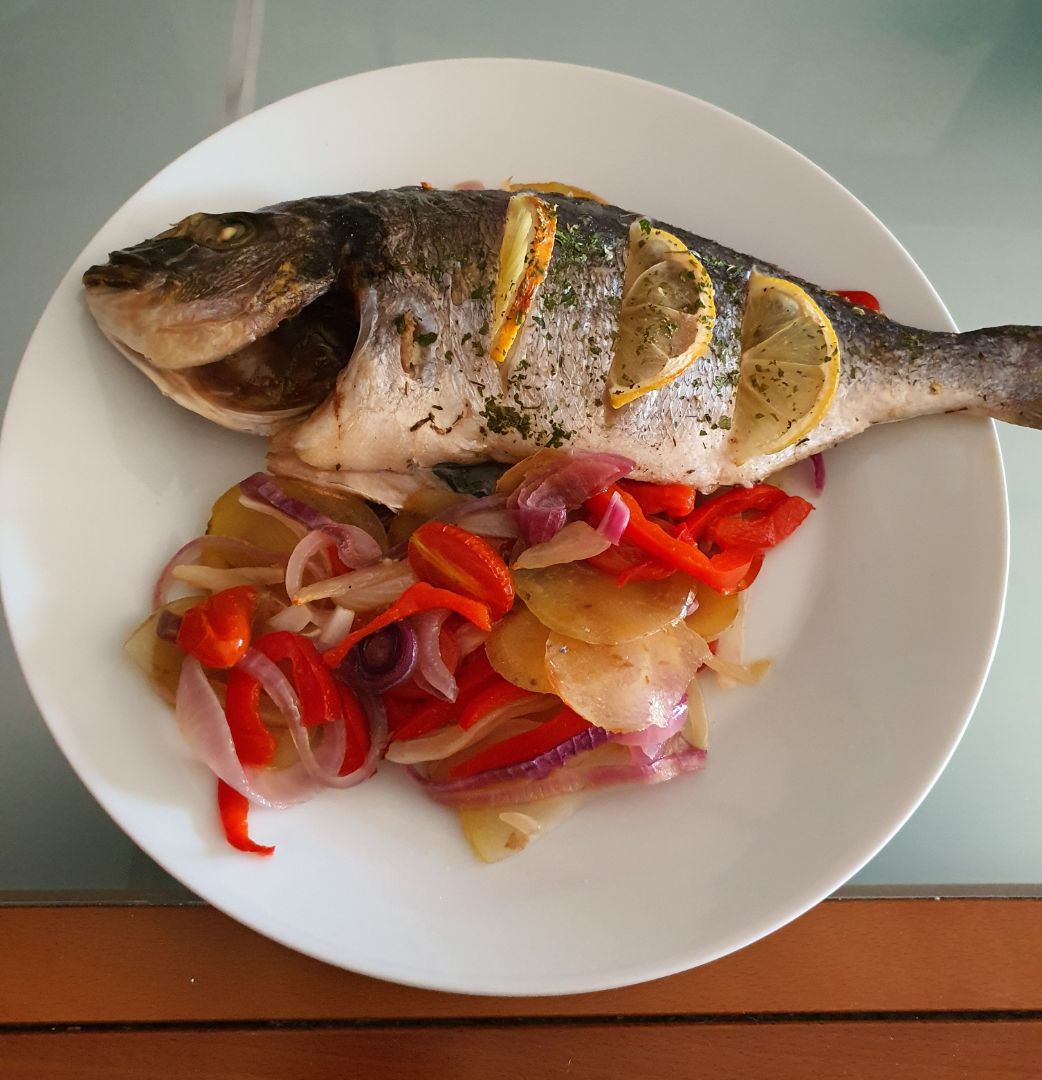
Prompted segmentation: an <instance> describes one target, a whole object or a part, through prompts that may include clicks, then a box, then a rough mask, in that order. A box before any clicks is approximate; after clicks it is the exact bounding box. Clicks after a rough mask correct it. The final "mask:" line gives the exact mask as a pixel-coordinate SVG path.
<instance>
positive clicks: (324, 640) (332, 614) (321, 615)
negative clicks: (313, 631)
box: [297, 604, 355, 652]
mask: <svg viewBox="0 0 1042 1080" xmlns="http://www.w3.org/2000/svg"><path fill="white" fill-rule="evenodd" d="M303 607H304V609H305V610H307V607H308V605H306V604H304V605H303ZM297 610H300V609H299V608H298V609H297ZM312 619H313V620H314V621H315V623H316V624H317V625H318V626H319V628H320V629H319V634H318V637H317V638H315V648H316V649H318V651H319V652H325V651H326V650H327V649H332V648H333V647H334V646H336V645H339V644H340V642H341V641H343V640H344V638H346V637H347V635H348V634H349V633H351V627H352V626H353V625H354V621H355V613H354V612H353V611H352V610H351V609H350V608H345V607H336V606H334V607H333V610H332V611H321V612H320V611H315V612H314V613H313V615H312Z"/></svg>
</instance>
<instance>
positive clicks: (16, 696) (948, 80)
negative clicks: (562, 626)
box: [0, 0, 1042, 898]
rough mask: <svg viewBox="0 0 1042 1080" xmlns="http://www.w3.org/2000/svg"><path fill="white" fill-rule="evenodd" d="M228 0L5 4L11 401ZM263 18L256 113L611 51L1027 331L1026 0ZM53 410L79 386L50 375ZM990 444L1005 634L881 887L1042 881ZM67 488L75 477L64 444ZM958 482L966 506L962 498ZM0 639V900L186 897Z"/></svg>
mask: <svg viewBox="0 0 1042 1080" xmlns="http://www.w3.org/2000/svg"><path fill="white" fill-rule="evenodd" d="M235 10H236V5H235V3H234V2H232V0H165V2H164V0H64V2H62V0H0V103H2V110H0V208H2V213H0V251H2V253H3V265H4V270H3V288H2V289H0V402H3V401H6V397H7V393H8V391H9V389H10V383H11V380H12V379H13V377H14V373H15V370H16V368H17V365H18V361H19V358H20V356H21V353H22V349H23V348H24V346H25V343H26V341H27V339H28V337H29V334H30V333H31V331H32V328H33V325H34V323H35V321H36V319H37V318H38V316H39V314H40V312H41V311H42V309H43V306H44V304H45V302H46V300H47V298H48V296H49V295H50V293H51V290H52V289H53V288H54V286H55V285H56V284H57V282H58V280H59V278H60V277H61V275H62V274H63V272H64V271H65V269H66V268H67V267H68V266H69V264H70V263H71V261H72V260H73V259H74V258H75V257H76V255H77V254H78V252H79V250H80V249H81V247H82V246H83V245H84V244H85V243H86V241H87V240H89V239H90V237H91V236H92V235H93V233H94V232H95V231H96V230H97V228H98V227H99V226H100V225H101V224H102V223H103V222H104V221H105V219H106V218H107V217H108V216H109V214H110V213H111V212H112V211H114V210H115V209H116V208H117V207H118V206H119V205H120V204H121V203H122V202H123V201H124V200H125V199H126V198H127V197H128V196H129V195H130V194H131V193H132V192H133V191H134V190H136V189H137V188H138V187H139V186H140V185H141V184H142V183H143V182H144V181H145V180H146V179H148V177H149V176H151V175H152V174H153V173H154V172H155V171H157V170H158V169H159V168H161V167H162V166H163V165H165V164H166V163H167V162H168V161H170V160H171V159H172V158H173V157H175V156H176V155H177V154H179V153H181V152H182V151H183V150H185V149H187V148H188V147H190V146H191V145H192V144H194V143H195V142H197V141H198V140H199V139H201V138H202V137H203V136H205V135H207V134H209V133H210V132H211V131H213V130H215V128H217V127H219V126H220V125H221V124H222V122H223V109H224V88H225V80H226V76H227V69H228V59H229V53H230V48H231V42H232V20H233V17H234V14H235ZM263 28H264V32H263V39H262V49H261V54H260V60H259V65H258V69H257V97H256V100H257V104H258V105H264V104H267V103H268V102H270V101H273V100H275V99H277V98H279V97H282V96H284V95H286V94H290V93H293V92H294V91H296V90H300V89H303V88H305V87H308V86H311V85H314V84H315V83H318V82H323V81H325V80H328V79H334V78H337V77H339V76H343V75H349V74H351V73H353V72H358V71H364V70H367V69H370V68H375V67H382V66H385V65H389V64H398V63H404V62H409V61H414V60H424V59H433V58H440V57H453V56H479V55H486V56H497V55H498V56H524V57H540V58H546V59H558V60H567V61H572V62H576V63H582V64H590V65H596V66H600V67H607V68H614V69H617V70H620V71H624V72H628V73H630V74H634V75H639V76H642V77H644V78H647V79H651V80H654V81H657V82H661V83H666V84H668V85H670V86H674V87H676V88H678V89H680V90H684V91H687V92H689V93H692V94H695V95H697V96H700V97H703V98H706V99H707V100H709V101H712V102H714V103H715V104H717V105H720V106H723V107H724V108H725V109H728V110H730V111H731V112H734V113H736V114H737V115H739V116H742V117H744V118H745V119H747V120H750V121H752V122H753V123H755V124H758V125H760V126H761V127H763V128H765V129H766V130H767V131H769V132H771V133H772V134H774V135H776V136H778V137H779V138H781V139H783V140H785V141H786V142H788V143H790V144H791V145H792V146H794V147H796V148H797V149H798V150H800V151H802V152H803V153H805V154H806V155H808V156H809V157H810V158H811V159H813V160H814V161H816V162H817V163H818V164H819V165H821V166H822V167H824V168H825V169H826V170H828V171H829V172H830V173H832V175H833V176H835V177H836V178H837V179H839V180H840V181H841V182H842V183H843V184H845V185H846V186H847V187H848V188H849V189H850V190H851V191H852V192H854V194H855V195H857V196H858V197H859V198H861V199H862V200H863V201H864V202H865V203H866V204H867V205H868V206H869V207H870V208H871V209H872V210H874V211H875V212H876V213H877V214H878V215H879V216H880V217H881V218H882V220H883V221H884V222H886V223H887V225H889V227H890V228H891V229H892V230H893V231H894V232H895V233H896V235H897V236H898V238H899V239H900V240H901V241H902V242H903V243H904V244H905V246H906V247H907V248H908V249H909V251H910V252H911V253H912V255H913V256H914V258H915V259H916V260H917V261H918V262H919V264H920V266H922V267H923V269H924V270H925V271H926V273H927V275H928V276H929V278H930V279H931V281H933V283H934V285H935V286H936V287H937V289H938V291H939V292H940V294H941V296H942V297H943V299H944V300H945V302H946V303H947V305H948V307H949V309H950V310H951V312H952V314H953V316H954V317H955V319H956V321H957V322H958V323H959V324H960V326H963V327H966V328H969V327H973V326H978V325H981V324H985V323H993V324H995V323H1004V322H1025V323H1042V262H1040V258H1039V252H1040V251H1042V3H1040V2H1039V0H989V2H987V3H981V2H979V0H976V2H975V0H950V2H944V0H930V2H925V0H923V2H914V0H911V2H910V0H878V2H872V0H839V2H837V0H831V2H829V0H799V2H795V0H790V2H786V0H775V2H766V0H744V2H739V3H726V2H722V0H716V2H714V3H706V2H686V3H685V2H681V0H658V2H657V3H654V4H642V3H622V2H603V3H594V2H591V0H587V2H578V0H571V2H569V0H558V2H551V0H531V2H529V3H520V2H515V3H503V2H497V0H485V2H481V3H479V2H476V0H455V2H452V3H435V2H431V0H426V2H423V0H409V2H406V0H398V2H387V0H383V2H379V0H365V2H363V0H357V2H353V3H340V2H334V0H308V2H300V0H294V2H289V0H268V3H267V5H266V9H265V11H264V24H263ZM453 122H458V120H457V119H456V118H453V117H446V123H447V124H448V123H453ZM526 123H528V124H530V125H531V127H530V128H526V126H525V124H526ZM537 133H538V117H532V118H530V119H529V120H528V121H525V122H522V123H521V124H520V125H519V137H536V136H537ZM578 134H579V133H577V135H578ZM638 137H639V132H630V133H620V141H619V146H618V152H619V154H620V155H626V154H628V153H634V154H639V145H638V144H637V143H636V142H633V141H630V140H634V139H636V138H638ZM359 149H360V152H361V153H364V147H363V148H359ZM301 194H307V193H306V192H301ZM54 407H55V409H59V410H60V409H72V408H75V407H76V403H75V402H74V401H68V400H64V399H63V398H62V395H61V388H60V387H57V388H56V389H55V399H54ZM1001 439H1002V446H1003V452H1004V454H1005V460H1006V469H1007V476H1008V482H1009V498H1010V508H1011V514H1012V544H1013V551H1012V568H1011V574H1010V591H1009V601H1008V604H1007V612H1006V622H1005V628H1004V630H1003V633H1002V638H1001V641H1000V644H999V649H998V654H997V656H996V660H995V664H994V667H993V669H992V672H991V676H990V678H989V680H988V684H987V686H986V688H985V691H984V695H983V697H982V699H981V702H980V705H979V707H978V709H977V712H976V715H975V718H974V720H973V722H972V724H971V726H970V729H969V732H968V733H967V735H966V737H965V739H964V740H963V742H962V745H961V746H960V747H959V749H958V751H957V752H956V754H955V757H954V758H953V760H952V762H951V764H950V766H949V767H948V769H947V771H946V772H945V774H944V776H943V777H942V778H941V780H940V781H939V783H938V784H937V786H936V788H935V789H934V790H933V792H932V793H931V794H930V796H929V797H928V798H927V800H926V802H925V803H924V804H923V806H922V807H921V808H920V809H919V811H918V812H917V813H916V814H915V816H914V817H913V818H912V820H911V821H910V822H909V823H908V825H907V826H906V827H905V828H904V829H903V830H902V831H901V833H900V834H899V835H898V836H897V837H896V838H895V839H894V840H893V841H892V842H891V843H890V844H889V845H888V846H887V848H886V849H885V850H884V851H883V852H882V853H881V854H880V855H879V856H878V857H877V858H876V859H875V860H874V861H873V862H872V863H871V864H870V865H869V866H868V867H866V869H865V870H864V871H863V872H862V873H861V874H860V875H859V876H858V877H857V878H856V879H855V885H860V886H868V887H872V889H873V891H879V892H886V891H888V887H892V886H902V885H903V886H917V887H919V886H921V887H922V888H921V889H919V891H924V892H930V891H931V888H930V887H931V886H938V887H945V886H960V885H961V886H971V887H975V888H976V889H978V890H980V889H983V891H997V892H1002V891H1004V889H1003V886H1004V885H1018V884H1019V885H1028V886H1037V885H1038V884H1039V883H1040V882H1042V723H1040V721H1039V715H1040V712H1042V708H1040V706H1042V662H1040V659H1039V655H1038V653H1039V645H1040V642H1042V633H1040V630H1039V627H1038V619H1037V617H1036V612H1037V610H1038V607H1039V605H1040V603H1042V559H1040V558H1039V548H1040V538H1042V482H1040V480H1039V469H1038V467H1037V466H1036V462H1038V461H1039V460H1040V459H1042V437H1039V436H1036V435H1033V434H1032V433H1028V432H1023V431H1020V430H1014V429H1008V428H1006V429H1003V430H1002V432H1001ZM70 450H74V448H70ZM171 466H172V467H176V462H172V463H171ZM69 482H70V483H76V484H80V483H88V484H89V483H90V482H91V478H90V477H89V476H81V475H77V473H76V471H75V457H74V454H73V455H71V456H70V473H69ZM966 502H967V512H968V513H972V506H973V493H972V492H967V493H966ZM908 527H909V529H912V530H914V528H915V523H914V521H910V522H909V523H908ZM69 542H70V543H75V540H74V538H70V541H69ZM967 572H972V568H971V567H968V568H967ZM952 587H953V588H958V582H953V584H952ZM894 618H895V619H897V618H900V612H899V611H895V612H894ZM885 629H886V628H885V626H882V627H880V632H881V633H885ZM85 632H89V629H86V628H85ZM4 635H5V636H4V637H3V639H2V640H0V688H2V691H3V697H2V703H0V735H2V743H0V746H2V750H0V895H3V894H4V893H6V895H7V896H8V897H11V896H13V895H14V894H16V893H18V892H26V891H28V892H39V891H45V890H73V891H88V892H90V891H104V890H114V891H123V890H131V891H133V892H135V893H137V894H149V895H152V896H156V897H163V896H166V897H171V898H173V897H176V896H178V895H179V894H180V892H179V890H178V889H177V888H176V887H174V886H173V884H172V883H171V882H170V881H169V879H167V878H166V876H165V875H164V874H163V873H162V872H161V871H159V870H158V868H156V867H155V866H154V865H153V864H152V863H151V862H150V860H148V859H146V858H145V856H143V855H142V854H141V853H140V852H138V851H137V849H136V848H135V847H134V846H133V845H132V844H131V843H130V841H129V840H127V839H126V838H125V837H124V836H123V834H122V833H120V832H119V830H117V829H116V827H115V826H114V825H113V824H112V823H111V822H110V821H109V820H108V818H107V817H106V816H105V814H104V813H103V812H102V811H101V810H100V809H99V808H98V807H97V806H96V805H95V803H94V802H93V800H92V799H91V797H90V796H89V795H88V794H87V792H86V791H85V790H84V789H83V787H82V786H81V785H80V784H79V782H78V781H77V780H76V778H75V777H74V775H73V774H72V772H71V771H70V769H69V767H68V766H67V765H66V764H65V762H64V760H63V759H62V757H61V755H60V754H59V753H58V751H57V749H56V748H55V746H54V744H53V743H52V741H51V739H50V737H49V735H48V734H47V733H46V730H45V728H44V726H43V724H42V722H41V721H40V719H39V716H38V714H37V711H36V709H35V707H34V706H33V704H32V702H31V700H30V698H29V695H28V692H27V691H26V688H25V684H24V681H23V680H22V678H21V675H20V673H19V671H18V667H17V664H16V662H15V660H14V657H13V654H12V652H11V646H10V642H9V640H8V639H7V637H6V631H4ZM880 677H885V673H881V676H880ZM128 722H132V718H128ZM822 812H823V813H827V812H828V808H827V807H823V808H822ZM1005 891H1009V890H1005Z"/></svg>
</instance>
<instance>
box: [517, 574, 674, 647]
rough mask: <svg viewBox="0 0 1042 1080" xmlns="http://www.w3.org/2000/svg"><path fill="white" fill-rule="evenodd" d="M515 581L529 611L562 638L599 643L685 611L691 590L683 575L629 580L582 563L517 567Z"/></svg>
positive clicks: (642, 632) (643, 632) (629, 637)
mask: <svg viewBox="0 0 1042 1080" xmlns="http://www.w3.org/2000/svg"><path fill="white" fill-rule="evenodd" d="M513 573H514V586H515V588H516V589H517V594H518V596H520V597H521V599H522V600H524V602H525V603H526V604H527V605H528V608H529V609H530V610H531V612H532V614H533V615H535V617H536V618H537V619H538V620H539V621H540V622H541V623H543V624H544V625H546V626H548V627H550V629H551V630H554V631H556V632H557V633H558V634H563V635H564V636H565V637H569V638H575V639H577V640H578V641H586V642H589V643H591V644H597V645H613V644H616V643H617V642H621V641H635V640H636V639H637V638H642V637H646V636H647V635H648V634H653V633H655V632H656V631H658V630H661V629H662V628H663V627H664V626H671V625H672V624H673V623H675V622H678V621H679V620H680V619H681V617H682V616H683V612H684V609H685V607H686V606H687V603H688V601H689V600H690V598H691V595H692V592H693V590H694V583H693V582H692V580H691V579H690V578H689V577H687V576H686V575H685V574H674V575H673V576H672V577H669V578H665V579H664V580H662V581H630V582H628V583H627V584H626V585H623V586H622V588H619V586H618V585H616V583H615V579H614V578H613V577H609V576H608V575H607V574H602V573H601V572H600V571H599V570H595V569H594V568H593V567H592V566H586V565H584V564H583V563H561V564H559V565H557V566H545V567H542V568H541V569H538V570H515V571H514V572H513Z"/></svg>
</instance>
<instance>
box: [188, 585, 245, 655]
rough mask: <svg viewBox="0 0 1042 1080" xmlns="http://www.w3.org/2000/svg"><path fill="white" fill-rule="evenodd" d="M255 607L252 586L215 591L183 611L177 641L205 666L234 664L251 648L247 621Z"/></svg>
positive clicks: (238, 586) (239, 586)
mask: <svg viewBox="0 0 1042 1080" xmlns="http://www.w3.org/2000/svg"><path fill="white" fill-rule="evenodd" d="M256 609H257V588H256V586H254V585H237V586H236V587H235V588H234V589H223V590H222V591H221V592H216V593H214V594H213V596H208V597H207V598H206V599H205V600H203V601H202V602H201V603H199V604H196V606H195V607H193V608H189V609H188V611H186V612H185V613H184V615H183V616H182V617H181V625H180V627H179V628H178V631H177V644H178V646H179V647H180V648H182V649H183V650H184V651H185V652H186V653H188V654H189V655H190V656H194V657H195V658H196V660H198V661H199V663H200V664H203V665H204V666H206V667H211V668H230V667H234V666H235V665H236V664H237V663H238V662H239V661H240V660H241V659H242V658H243V657H244V656H245V655H246V650H247V649H248V648H249V647H250V623H251V622H252V621H253V614H254V612H255V611H256Z"/></svg>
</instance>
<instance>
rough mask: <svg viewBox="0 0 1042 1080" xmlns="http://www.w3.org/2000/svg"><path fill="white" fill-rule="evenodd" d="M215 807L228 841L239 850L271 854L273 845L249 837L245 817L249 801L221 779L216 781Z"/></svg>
mask: <svg viewBox="0 0 1042 1080" xmlns="http://www.w3.org/2000/svg"><path fill="white" fill-rule="evenodd" d="M217 809H218V811H219V813H220V815H221V825H222V826H223V827H224V835H225V838H226V839H227V841H228V843H229V844H231V846H232V847H233V848H237V849H238V850H239V851H251V852H253V853H254V854H255V855H271V854H272V853H273V852H274V850H275V849H274V848H273V847H267V846H266V845H264V844H255V843H254V842H253V841H252V840H251V839H250V834H249V829H248V826H247V818H248V816H249V812H250V802H249V799H247V798H246V796H245V795H240V794H239V792H237V791H236V790H235V788H231V787H229V786H228V785H227V784H226V783H225V782H224V781H223V780H218V781H217Z"/></svg>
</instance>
